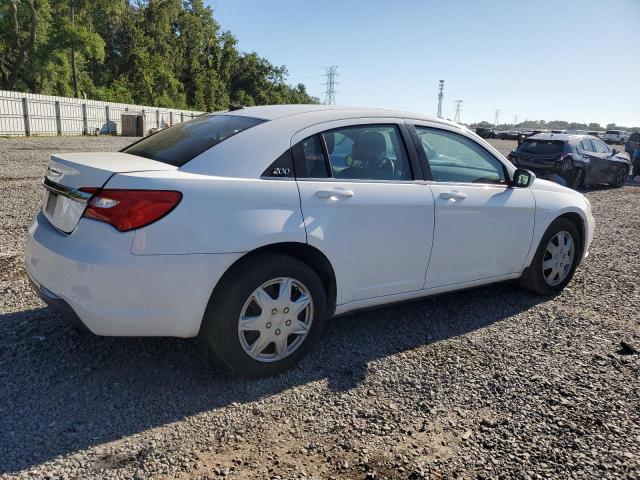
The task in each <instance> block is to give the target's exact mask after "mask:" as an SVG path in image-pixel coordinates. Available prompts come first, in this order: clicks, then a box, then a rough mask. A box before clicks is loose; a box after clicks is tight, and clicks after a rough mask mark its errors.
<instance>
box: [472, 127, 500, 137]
mask: <svg viewBox="0 0 640 480" xmlns="http://www.w3.org/2000/svg"><path fill="white" fill-rule="evenodd" d="M476 133H477V134H478V135H480V136H481V137H482V138H485V139H486V138H496V137H497V135H496V131H495V130H494V129H493V128H485V127H478V128H476Z"/></svg>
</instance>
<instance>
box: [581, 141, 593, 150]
mask: <svg viewBox="0 0 640 480" xmlns="http://www.w3.org/2000/svg"><path fill="white" fill-rule="evenodd" d="M579 148H580V150H582V151H585V152H593V146H592V145H591V142H590V141H589V140H587V139H584V140H582V141H581V142H580V145H579Z"/></svg>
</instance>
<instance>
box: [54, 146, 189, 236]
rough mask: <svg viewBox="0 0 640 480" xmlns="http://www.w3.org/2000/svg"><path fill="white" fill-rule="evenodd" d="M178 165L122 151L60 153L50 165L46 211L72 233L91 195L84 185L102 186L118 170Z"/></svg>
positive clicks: (64, 229)
mask: <svg viewBox="0 0 640 480" xmlns="http://www.w3.org/2000/svg"><path fill="white" fill-rule="evenodd" d="M176 169H177V167H174V166H173V165H169V164H167V163H162V162H157V161H155V160H150V159H148V158H143V157H138V156H136V155H130V154H128V153H122V152H91V153H57V154H54V155H51V158H50V159H49V163H48V165H47V173H46V175H45V177H44V181H43V184H44V187H45V195H44V199H43V202H42V213H43V215H44V216H45V217H46V218H47V220H49V222H51V224H52V225H53V226H54V227H56V228H57V229H58V230H60V231H62V232H64V233H71V232H72V231H73V230H74V229H75V228H76V225H77V224H78V221H79V220H80V218H81V217H82V214H83V213H84V210H85V208H86V206H87V201H88V200H89V198H91V194H88V193H85V192H82V191H81V190H80V189H81V188H101V187H103V186H104V184H105V183H107V180H109V178H111V176H112V175H114V174H116V173H126V172H144V171H150V170H176Z"/></svg>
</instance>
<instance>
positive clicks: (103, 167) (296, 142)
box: [25, 105, 594, 376]
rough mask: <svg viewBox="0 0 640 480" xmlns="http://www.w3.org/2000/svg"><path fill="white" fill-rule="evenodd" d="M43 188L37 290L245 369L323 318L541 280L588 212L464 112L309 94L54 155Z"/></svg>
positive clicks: (290, 349)
mask: <svg viewBox="0 0 640 480" xmlns="http://www.w3.org/2000/svg"><path fill="white" fill-rule="evenodd" d="M44 187H45V189H46V190H45V191H46V195H45V198H44V201H43V205H42V209H41V210H40V211H39V212H38V214H37V216H36V218H35V219H34V221H33V223H32V224H31V226H30V227H29V230H28V242H27V243H28V245H27V249H26V254H25V263H26V270H27V272H28V276H29V279H30V280H31V282H32V285H33V288H34V289H35V291H36V292H37V293H38V295H40V296H41V298H43V299H44V300H45V301H46V302H47V303H48V304H49V305H51V306H52V307H53V308H57V309H58V310H59V311H61V312H63V315H64V317H66V318H69V319H71V321H74V322H76V323H77V324H79V325H83V326H84V327H85V328H87V329H88V330H90V331H91V332H93V333H96V334H99V335H120V336H132V335H133V336H176V337H194V336H197V335H199V336H200V337H201V338H202V339H203V340H204V341H205V342H206V344H207V345H208V346H209V349H210V351H211V352H212V354H214V355H216V356H218V357H219V358H220V359H222V361H223V362H224V363H226V364H227V365H228V366H230V367H231V368H232V369H234V370H235V371H237V372H239V373H241V374H244V375H248V376H268V375H274V374H277V373H280V372H282V371H284V370H286V369H288V368H290V367H292V366H294V365H295V364H297V363H298V361H299V360H300V359H301V358H302V357H303V356H304V355H306V353H307V352H308V351H309V349H310V348H311V346H312V345H313V344H314V343H315V342H317V340H318V339H319V338H320V336H321V335H322V326H323V323H324V322H325V319H326V318H327V317H329V316H332V315H338V314H343V313H347V312H350V311H355V310H358V309H362V308H369V307H373V306H377V305H384V304H389V303H393V302H398V301H404V300H410V299H417V298H421V297H425V296H429V295H435V294H441V293H445V292H449V291H454V290H459V289H463V288H469V287H475V286H478V285H483V284H489V283H494V282H498V281H506V280H514V279H519V281H520V283H521V285H522V286H524V287H525V288H527V289H530V290H532V291H534V292H537V293H538V294H542V295H551V294H556V293H558V292H560V291H561V290H562V289H563V288H564V287H565V286H566V285H567V284H568V283H569V282H570V280H571V278H572V275H573V273H574V271H575V269H576V267H577V266H578V265H579V264H580V262H581V260H582V259H583V258H584V257H585V256H586V255H587V251H588V248H589V245H590V243H591V240H592V238H593V228H594V221H593V216H592V213H591V205H590V204H589V201H588V200H587V199H586V198H585V197H584V196H583V195H581V194H580V193H578V192H573V191H571V190H569V189H566V188H564V187H562V186H559V185H557V184H554V183H551V182H547V181H545V180H543V179H539V178H538V179H536V178H535V175H534V174H533V173H531V172H530V171H527V170H522V169H516V168H515V167H514V166H513V165H512V164H511V163H510V162H508V161H507V160H506V159H505V158H504V157H503V156H502V155H501V154H500V153H499V152H498V151H497V150H496V149H495V148H493V147H492V146H491V145H489V144H488V143H487V142H485V141H484V140H482V139H480V138H479V137H478V136H477V135H475V134H473V133H472V132H470V131H469V130H468V129H467V128H465V127H463V126H461V125H458V124H455V123H453V122H448V121H445V120H442V119H436V118H430V117H424V116H422V115H419V114H410V115H408V114H406V113H403V112H393V111H389V110H374V109H346V108H331V107H327V106H323V105H280V106H275V105H274V106H266V107H252V108H246V109H243V110H238V111H235V112H229V113H225V114H207V115H202V116H200V117H197V118H195V119H193V120H190V121H187V122H184V123H179V124H177V125H175V126H173V127H171V128H167V129H165V130H162V131H160V132H158V133H157V134H155V135H153V136H150V137H147V138H144V139H143V140H140V141H139V142H137V143H134V144H132V145H131V146H129V147H127V148H125V149H124V150H123V151H121V152H113V153H106V152H105V153H96V152H91V153H67V154H54V155H52V156H51V158H50V160H49V164H48V169H47V173H46V176H45V178H44ZM469 308H473V305H469ZM389 326H390V328H393V326H392V325H391V324H389ZM345 355H346V354H345ZM344 360H345V362H348V361H349V359H348V356H345V359H344Z"/></svg>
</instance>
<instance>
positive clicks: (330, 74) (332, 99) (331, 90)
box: [324, 65, 338, 105]
mask: <svg viewBox="0 0 640 480" xmlns="http://www.w3.org/2000/svg"><path fill="white" fill-rule="evenodd" d="M324 70H325V74H324V75H325V77H327V81H326V83H325V84H324V85H325V86H326V87H327V88H326V90H325V92H324V104H325V105H335V104H336V93H337V92H336V85H337V84H338V82H336V77H337V76H338V66H337V65H331V66H329V67H324Z"/></svg>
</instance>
